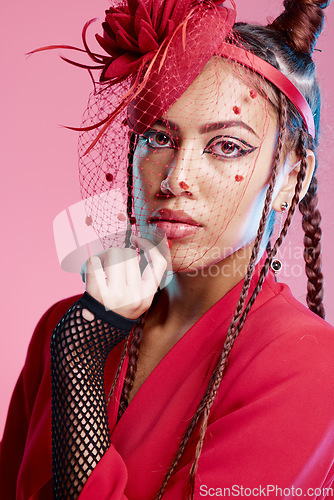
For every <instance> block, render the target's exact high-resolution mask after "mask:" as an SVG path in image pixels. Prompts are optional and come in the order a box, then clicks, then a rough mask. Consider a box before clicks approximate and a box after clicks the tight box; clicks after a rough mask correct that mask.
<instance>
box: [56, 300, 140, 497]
mask: <svg viewBox="0 0 334 500" xmlns="http://www.w3.org/2000/svg"><path fill="white" fill-rule="evenodd" d="M84 309H88V310H89V311H91V312H92V313H93V315H94V319H92V320H91V321H88V320H87V319H85V318H84V316H83V310H84ZM136 322H137V320H130V319H127V318H123V317H122V316H119V315H118V314H116V313H114V312H112V311H109V310H106V309H105V308H104V306H103V305H102V304H100V303H99V302H98V301H96V300H95V299H94V298H93V297H91V296H90V295H89V294H87V292H86V293H85V294H84V295H83V297H81V298H80V299H79V300H78V301H77V302H76V303H75V304H74V305H73V306H72V307H71V308H70V309H69V310H68V311H67V313H66V314H65V315H64V316H63V318H62V319H61V321H60V322H59V323H58V325H57V326H56V328H55V330H54V332H53V335H52V340H51V370H52V463H53V482H54V498H55V499H59V500H60V499H61V500H64V499H71V500H72V499H75V498H77V497H78V496H79V493H80V491H81V490H82V488H83V486H84V484H85V482H86V481H87V479H88V476H89V475H90V474H91V472H92V471H93V469H94V467H95V466H96V465H97V463H98V462H99V460H100V459H101V458H102V456H103V455H104V453H105V452H106V451H107V449H108V448H109V446H110V437H109V428H108V418H107V404H106V397H105V389H104V366H105V361H106V359H107V357H108V354H109V353H110V351H111V350H112V349H113V347H115V346H116V345H117V344H118V343H119V342H120V341H121V340H122V339H124V338H125V337H126V336H127V335H128V334H129V333H130V331H131V330H132V328H133V327H134V325H135V324H136Z"/></svg>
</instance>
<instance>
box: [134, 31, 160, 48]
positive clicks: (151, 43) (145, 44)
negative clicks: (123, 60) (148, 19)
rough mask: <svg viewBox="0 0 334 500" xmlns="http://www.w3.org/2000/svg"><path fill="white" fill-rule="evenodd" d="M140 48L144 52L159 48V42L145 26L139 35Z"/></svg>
mask: <svg viewBox="0 0 334 500" xmlns="http://www.w3.org/2000/svg"><path fill="white" fill-rule="evenodd" d="M138 44H139V50H140V52H141V53H142V54H146V53H147V52H152V51H153V50H158V48H159V44H158V43H157V42H156V41H155V40H154V38H153V37H152V36H151V34H150V33H149V32H148V31H147V30H146V29H145V28H144V27H143V28H142V29H141V30H140V33H139V36H138Z"/></svg>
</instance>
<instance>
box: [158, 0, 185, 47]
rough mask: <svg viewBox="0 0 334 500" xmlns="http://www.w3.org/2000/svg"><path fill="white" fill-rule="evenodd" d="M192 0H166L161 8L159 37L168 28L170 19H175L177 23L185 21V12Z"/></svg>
mask: <svg viewBox="0 0 334 500" xmlns="http://www.w3.org/2000/svg"><path fill="white" fill-rule="evenodd" d="M190 2H191V0H184V1H183V2H180V1H179V0H166V1H165V2H164V4H163V5H164V7H163V8H162V9H161V10H160V13H159V14H160V15H159V28H158V30H159V38H160V33H161V34H163V33H164V32H165V30H166V27H167V24H168V21H169V20H171V21H174V23H175V24H180V22H181V21H183V19H184V16H185V13H186V11H187V9H188V6H189V4H190Z"/></svg>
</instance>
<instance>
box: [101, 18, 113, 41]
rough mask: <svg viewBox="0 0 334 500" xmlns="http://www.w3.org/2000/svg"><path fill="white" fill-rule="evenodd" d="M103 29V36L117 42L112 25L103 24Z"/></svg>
mask: <svg viewBox="0 0 334 500" xmlns="http://www.w3.org/2000/svg"><path fill="white" fill-rule="evenodd" d="M102 28H103V31H104V33H103V36H105V34H107V35H108V37H109V38H110V39H111V40H115V41H116V35H115V32H114V31H113V30H112V28H111V27H110V25H109V24H108V23H105V22H104V23H102Z"/></svg>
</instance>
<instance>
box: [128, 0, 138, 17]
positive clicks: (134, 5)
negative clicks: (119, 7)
mask: <svg viewBox="0 0 334 500" xmlns="http://www.w3.org/2000/svg"><path fill="white" fill-rule="evenodd" d="M128 5H129V11H130V13H131V15H132V16H134V15H135V13H136V10H137V9H138V6H139V2H138V0H128Z"/></svg>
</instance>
